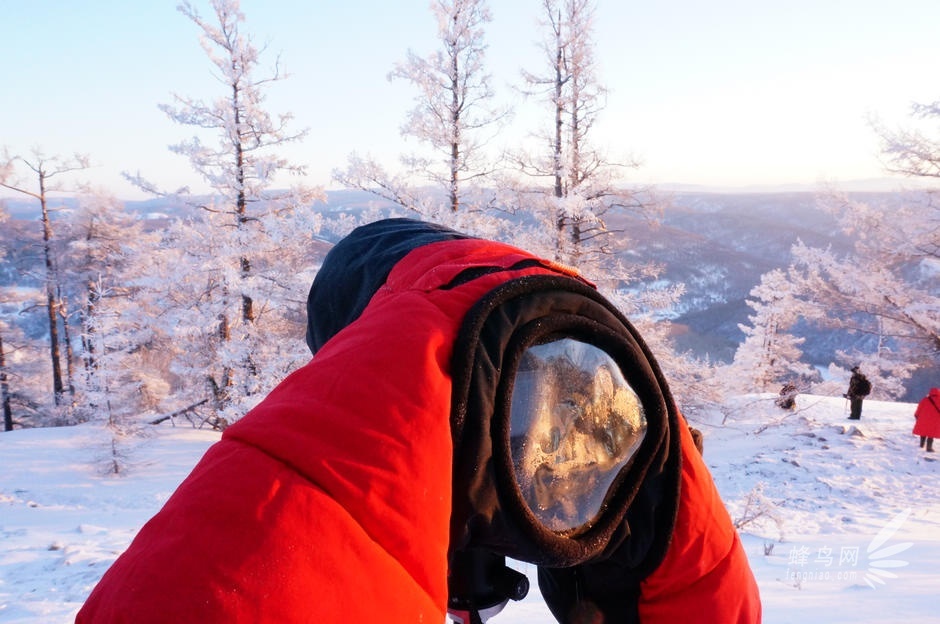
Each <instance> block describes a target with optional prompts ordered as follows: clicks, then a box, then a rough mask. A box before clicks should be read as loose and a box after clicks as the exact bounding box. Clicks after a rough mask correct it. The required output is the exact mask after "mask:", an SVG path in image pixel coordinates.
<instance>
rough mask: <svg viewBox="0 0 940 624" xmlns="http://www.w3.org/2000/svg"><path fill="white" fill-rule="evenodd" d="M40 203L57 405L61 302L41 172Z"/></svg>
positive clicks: (59, 401) (61, 391)
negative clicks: (57, 288)
mask: <svg viewBox="0 0 940 624" xmlns="http://www.w3.org/2000/svg"><path fill="white" fill-rule="evenodd" d="M39 205H40V206H41V208H42V240H43V256H44V259H45V263H46V310H47V312H48V319H49V355H50V357H51V358H52V393H53V400H54V401H55V405H56V406H59V405H62V398H63V397H62V395H63V394H64V393H65V386H64V385H63V383H62V364H61V355H60V350H59V323H58V317H59V314H58V312H59V302H58V301H57V300H56V295H55V293H56V281H57V279H56V271H55V263H54V262H53V260H52V221H51V220H50V218H49V209H48V205H47V203H46V178H45V175H43V174H42V173H40V174H39Z"/></svg>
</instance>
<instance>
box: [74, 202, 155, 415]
mask: <svg viewBox="0 0 940 624" xmlns="http://www.w3.org/2000/svg"><path fill="white" fill-rule="evenodd" d="M62 226H63V230H64V231H63V237H64V238H65V240H66V241H67V245H66V247H65V249H64V251H63V258H64V260H65V262H64V263H63V270H62V275H63V281H64V283H65V285H66V286H65V288H66V289H67V292H68V299H69V300H70V301H72V302H74V305H73V308H74V309H73V310H72V312H71V314H70V315H69V323H70V325H74V326H75V327H77V329H78V332H77V333H78V337H77V339H76V340H74V341H73V342H75V343H76V345H77V348H78V351H79V352H78V353H77V359H78V360H80V361H81V370H80V372H79V373H78V374H77V375H76V387H77V388H78V395H79V397H80V400H79V401H78V403H79V406H78V411H79V412H81V414H80V418H81V419H83V420H84V419H89V418H95V417H98V416H99V415H100V414H104V415H105V416H106V418H107V421H108V423H110V424H112V425H114V424H115V423H118V422H119V421H121V420H122V419H123V418H125V417H126V416H128V415H131V414H136V413H139V412H140V411H143V407H144V406H143V404H142V403H141V402H140V401H139V400H138V399H139V398H140V397H141V396H142V393H141V389H140V387H139V384H138V383H136V381H135V376H136V375H137V374H138V373H139V371H140V363H141V362H140V361H141V357H142V355H143V354H144V353H145V352H146V351H147V350H148V349H149V348H150V345H149V342H150V338H151V335H152V333H151V332H150V331H149V330H148V329H147V326H148V323H147V320H146V318H142V317H141V315H140V305H139V303H140V302H139V301H137V300H136V295H137V294H138V292H139V289H138V288H137V287H136V286H135V280H136V277H137V275H138V271H139V268H140V261H139V260H138V258H140V257H148V256H149V255H150V253H151V250H152V248H153V246H154V245H155V244H156V242H157V240H158V234H156V233H153V232H148V231H146V228H145V225H144V223H143V221H141V220H140V219H139V218H138V216H137V215H136V214H133V213H130V212H128V211H127V210H126V209H125V207H124V204H123V203H122V202H121V201H119V200H117V199H116V198H115V197H113V196H112V195H110V194H109V193H107V192H106V191H103V190H97V191H91V192H88V193H85V194H83V195H81V196H80V197H79V198H78V204H77V206H76V208H75V209H74V210H71V211H69V213H68V215H67V217H66V218H65V219H63V222H62ZM117 380H119V381H120V383H116V381H117Z"/></svg>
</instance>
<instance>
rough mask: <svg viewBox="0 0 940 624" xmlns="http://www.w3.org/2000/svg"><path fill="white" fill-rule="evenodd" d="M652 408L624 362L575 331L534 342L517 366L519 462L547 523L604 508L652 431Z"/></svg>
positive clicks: (514, 442)
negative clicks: (648, 412)
mask: <svg viewBox="0 0 940 624" xmlns="http://www.w3.org/2000/svg"><path fill="white" fill-rule="evenodd" d="M646 428H647V423H646V415H645V413H644V410H643V405H642V404H641V403H640V399H639V397H638V396H637V394H636V392H635V391H634V390H633V388H631V387H630V384H629V383H628V382H627V380H626V379H625V378H624V376H623V373H622V372H621V370H620V367H619V366H618V365H617V363H616V362H615V361H614V360H613V358H612V357H611V356H610V355H609V354H608V353H606V352H605V351H603V350H602V349H600V348H598V347H596V346H594V345H591V344H588V343H586V342H581V341H579V340H574V339H570V338H564V339H560V340H553V341H550V342H547V343H544V344H538V345H533V346H531V347H529V348H528V349H526V350H525V352H524V354H523V355H522V357H521V358H520V360H519V365H518V368H517V369H516V372H515V381H514V384H513V389H512V398H511V405H510V426H509V441H510V451H511V456H512V466H513V471H514V474H515V478H516V483H517V484H518V486H519V490H520V492H521V495H522V499H523V500H524V502H525V503H526V505H527V506H528V508H529V510H530V511H531V512H532V514H533V515H534V516H535V518H536V519H537V520H538V521H539V522H540V523H541V524H542V525H543V526H545V527H546V528H548V529H550V530H552V531H557V532H566V531H570V530H573V529H577V528H578V527H581V526H583V525H586V524H588V523H589V522H590V521H591V520H592V519H593V518H595V517H596V516H597V515H598V514H599V513H600V511H601V507H602V505H603V504H604V500H605V497H606V495H607V492H608V490H609V489H610V487H611V485H612V484H613V482H614V479H615V478H616V477H617V475H618V474H619V473H620V471H621V470H622V469H623V468H624V467H625V466H626V465H627V464H628V463H629V461H630V459H631V458H632V457H633V455H634V454H635V452H636V450H637V448H639V446H640V443H641V442H642V441H643V438H644V436H645V434H646Z"/></svg>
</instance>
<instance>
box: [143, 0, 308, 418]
mask: <svg viewBox="0 0 940 624" xmlns="http://www.w3.org/2000/svg"><path fill="white" fill-rule="evenodd" d="M210 6H211V9H212V15H211V18H203V17H202V16H201V15H200V13H199V12H198V11H197V10H196V8H195V7H194V6H193V5H192V4H191V3H190V2H183V3H182V4H181V5H180V6H179V10H180V12H181V13H182V14H183V15H185V16H186V17H187V18H189V19H190V20H191V21H192V22H194V23H195V24H196V25H197V26H198V27H199V30H200V35H201V39H200V40H201V43H202V47H203V49H204V50H205V52H206V54H207V55H208V57H209V59H210V60H211V62H212V64H213V66H214V67H215V71H216V76H215V77H216V78H217V80H218V81H219V82H220V84H221V85H222V86H223V89H222V92H221V93H220V95H219V96H218V97H217V98H215V99H213V100H211V101H203V100H200V99H197V98H192V97H185V96H180V95H175V96H174V99H175V104H174V105H163V106H161V109H162V110H163V111H164V112H165V113H166V114H167V115H168V116H169V117H170V118H171V119H173V120H174V121H176V122H177V123H180V124H182V125H186V126H192V127H194V128H197V129H199V130H201V132H200V133H199V134H198V135H196V136H194V137H193V138H192V139H190V140H188V141H184V142H181V143H179V144H177V145H175V146H173V147H172V148H171V149H172V150H173V151H175V152H177V153H179V154H181V155H184V156H186V157H187V158H188V159H189V162H190V164H191V165H192V167H193V169H194V170H195V171H196V172H198V173H199V174H200V176H201V177H202V178H203V179H204V180H205V181H206V182H207V183H208V185H209V187H210V188H211V191H212V192H211V194H210V195H209V196H208V197H205V198H197V197H194V196H193V195H192V194H190V193H189V192H188V190H187V189H183V190H182V191H181V192H178V193H177V194H175V195H174V196H175V197H177V198H182V199H184V201H186V202H187V203H189V204H191V205H194V206H198V207H199V208H200V209H201V211H200V212H201V214H194V215H191V216H190V218H189V220H188V221H187V224H188V225H187V226H184V227H178V228H175V229H174V230H173V231H171V232H169V233H168V236H167V237H166V239H165V241H164V246H165V250H164V253H163V254H162V255H163V256H164V258H165V259H166V261H167V263H168V265H167V266H174V267H175V269H176V273H175V276H174V277H175V280H176V281H175V283H174V284H173V285H172V290H173V291H174V292H173V296H172V298H171V302H172V304H173V305H175V306H176V309H175V310H173V311H172V312H171V313H168V314H167V315H166V318H167V319H169V318H172V319H174V321H175V322H177V323H179V324H177V325H170V326H168V327H167V326H165V331H166V332H167V334H168V335H170V336H172V337H173V338H174V339H175V338H178V339H179V340H173V343H174V346H175V349H176V352H177V354H178V356H179V359H178V362H177V364H176V368H178V369H180V370H182V371H185V373H187V375H186V377H185V379H187V381H188V383H187V387H188V392H187V393H185V394H187V395H188V396H189V397H190V399H191V400H192V404H197V403H199V404H201V403H203V402H204V398H205V396H204V393H208V396H209V399H210V401H209V403H210V405H211V409H212V410H214V412H215V417H214V422H216V423H219V424H220V426H221V425H222V424H224V423H225V422H229V421H231V420H232V419H234V418H238V417H239V416H240V415H241V414H242V413H244V411H245V410H246V409H247V408H249V407H250V406H251V405H252V404H253V403H254V402H255V401H256V400H257V399H258V398H259V395H261V394H263V393H265V392H266V390H268V389H269V388H271V387H273V385H274V384H276V383H277V382H278V381H279V380H280V379H281V378H282V377H283V374H284V370H283V368H284V366H285V364H284V363H285V362H287V363H289V364H288V365H296V363H297V362H298V361H299V360H300V359H301V358H302V356H301V353H302V350H303V344H302V341H299V340H298V339H297V335H298V332H299V328H298V327H297V322H296V320H290V321H288V319H292V317H293V316H294V315H295V312H296V306H297V305H298V299H301V298H302V297H301V296H300V295H299V294H298V293H301V292H302V293H306V291H307V289H308V288H309V280H311V279H312V274H311V265H312V262H311V258H310V257H309V256H308V254H309V253H310V251H311V248H312V236H313V235H314V234H316V232H317V230H318V229H319V226H320V220H319V216H317V215H314V214H313V211H312V206H311V204H312V202H313V201H314V200H316V199H322V198H323V192H322V190H321V189H310V188H306V187H304V186H302V185H294V186H291V187H289V188H287V189H286V190H283V189H280V188H278V187H276V186H275V184H281V183H282V182H283V180H282V177H281V176H285V175H286V176H291V175H301V174H303V173H304V168H303V167H302V166H299V165H295V164H292V163H290V162H289V161H288V160H286V159H285V158H283V157H282V156H281V155H280V154H279V153H278V148H281V147H283V146H284V145H286V144H288V143H292V142H296V141H300V140H302V139H303V138H304V137H305V136H306V131H300V132H292V131H290V130H289V129H288V128H289V125H290V122H291V120H292V116H291V115H290V114H281V115H279V116H277V117H274V116H272V115H271V114H270V113H269V112H268V111H267V110H266V109H265V107H264V99H265V97H264V96H265V92H266V89H267V88H268V87H269V86H271V85H272V84H273V83H275V82H277V81H279V80H282V79H284V78H285V77H286V76H285V75H284V74H282V73H281V70H280V67H279V65H278V64H277V63H276V64H275V67H274V70H273V73H271V74H269V75H266V76H264V77H258V76H257V75H256V74H257V70H258V66H259V64H260V55H261V51H260V50H259V49H258V48H256V47H255V46H254V45H253V43H252V41H251V38H250V37H249V36H248V35H246V34H245V33H244V32H243V31H242V24H243V22H244V21H245V17H244V15H243V13H242V12H241V10H240V7H239V2H238V1H237V0H211V1H210ZM207 141H208V142H207ZM129 177H130V178H131V179H132V181H134V182H136V183H137V184H138V185H139V186H141V188H144V189H147V190H151V191H155V192H158V193H161V194H164V195H169V194H167V193H162V192H160V191H158V190H157V189H156V187H155V186H154V185H152V184H151V183H149V182H147V181H146V180H144V179H143V178H141V177H140V176H129ZM301 282H304V283H301ZM158 290H161V289H158ZM287 333H290V335H289V336H288V335H287ZM297 343H300V344H297ZM197 352H198V354H197ZM272 360H274V361H272ZM272 371H279V374H277V375H275V374H272ZM200 395H203V397H200Z"/></svg>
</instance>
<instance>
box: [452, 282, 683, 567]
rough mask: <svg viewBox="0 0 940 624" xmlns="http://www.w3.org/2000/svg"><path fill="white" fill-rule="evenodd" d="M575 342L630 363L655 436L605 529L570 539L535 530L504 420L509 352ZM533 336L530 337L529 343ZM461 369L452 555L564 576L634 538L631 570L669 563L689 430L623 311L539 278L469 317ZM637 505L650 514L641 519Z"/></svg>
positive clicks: (583, 289)
mask: <svg viewBox="0 0 940 624" xmlns="http://www.w3.org/2000/svg"><path fill="white" fill-rule="evenodd" d="M520 332H522V333H520ZM567 332H571V333H573V334H574V336H572V337H579V338H580V339H582V340H584V341H585V342H588V343H590V344H593V345H595V346H597V347H599V348H601V349H603V350H605V351H607V352H608V353H610V354H611V355H612V356H613V357H614V359H615V360H616V361H617V362H618V363H619V364H620V366H621V369H622V371H623V373H624V376H625V377H626V379H627V380H628V382H629V383H630V384H631V387H633V389H634V391H636V392H637V395H638V396H639V398H640V400H641V402H642V403H643V406H644V410H645V412H646V417H647V421H648V429H647V433H646V437H645V439H644V441H643V443H642V444H641V446H640V448H639V449H638V451H637V453H636V455H635V456H634V458H633V460H632V461H631V462H630V463H629V464H628V465H627V466H626V467H625V468H624V469H623V470H622V471H621V474H620V476H618V478H617V480H616V481H615V484H614V486H613V487H612V488H611V490H610V492H611V494H610V497H609V498H608V500H607V502H606V506H605V507H604V508H603V510H602V512H601V513H600V514H599V515H598V516H597V519H596V521H595V523H594V524H592V525H591V526H589V527H587V528H585V529H584V530H580V531H577V532H574V533H571V534H568V535H565V534H560V533H557V532H554V531H550V530H548V529H546V528H545V527H542V526H541V525H540V524H539V523H537V522H533V520H534V518H533V517H532V514H531V511H530V510H529V509H528V507H527V506H526V505H525V503H524V502H523V501H522V500H521V498H520V497H519V495H518V490H517V487H518V486H516V485H515V481H514V479H513V477H512V467H511V465H508V464H507V462H509V461H511V460H509V458H508V434H507V433H506V427H507V426H508V425H507V424H505V422H498V421H499V420H500V419H501V418H504V417H507V416H508V404H507V401H508V400H509V399H508V396H510V394H511V377H512V375H511V370H510V369H512V367H513V366H514V365H515V364H514V362H513V356H511V355H509V354H511V353H514V352H515V351H516V350H517V349H518V348H520V346H521V345H522V344H523V343H526V342H527V341H531V340H535V339H537V336H548V335H550V334H553V333H567ZM524 335H527V336H528V337H526V338H520V337H519V336H524ZM514 336H515V338H514ZM513 340H516V341H517V342H515V343H514V342H513ZM520 340H521V342H519V341H520ZM452 369H453V384H454V386H453V404H452V414H451V425H452V436H453V440H454V508H453V511H452V518H451V553H453V552H455V551H457V550H460V549H464V548H486V549H490V550H492V551H494V552H497V553H499V554H502V555H505V556H509V557H513V558H516V559H520V560H524V561H529V562H531V563H536V564H540V565H546V566H552V567H564V566H570V565H576V564H578V563H581V562H584V561H587V560H594V559H599V558H604V557H606V556H608V555H609V554H610V552H612V550H614V549H615V548H618V547H620V546H621V544H622V543H623V542H624V541H625V540H627V541H629V542H630V544H629V545H624V547H625V548H626V549H627V552H628V553H630V557H629V559H630V562H629V565H631V566H633V567H635V568H636V569H637V570H639V569H640V568H642V569H643V571H644V573H645V572H646V571H652V569H654V568H655V566H656V565H658V563H659V561H661V559H662V556H664V555H665V551H666V548H667V546H668V542H669V536H670V535H671V533H672V525H673V523H674V520H675V512H676V509H677V505H678V475H679V453H678V436H677V435H676V431H677V429H676V427H677V426H678V423H679V421H678V415H677V413H676V411H675V409H674V407H673V403H672V398H671V396H670V395H669V393H668V389H667V387H666V384H665V380H664V379H663V377H662V375H661V373H660V371H659V369H658V367H657V366H656V364H655V361H654V359H653V358H652V356H651V354H650V353H649V350H648V349H647V347H646V346H645V344H643V342H642V340H640V338H639V335H638V334H637V333H636V331H635V330H634V329H633V327H632V326H631V325H630V324H629V322H628V321H627V320H626V319H625V318H624V317H623V316H622V315H621V314H620V313H619V311H617V310H616V308H614V307H613V306H612V305H611V304H610V303H609V302H608V301H607V300H606V299H605V298H603V297H602V296H601V295H600V294H599V293H598V292H597V291H596V290H595V289H593V288H591V287H590V286H587V285H586V284H584V283H583V282H580V281H578V280H576V279H573V278H570V277H564V276H547V275H539V276H528V277H523V278H519V279H515V280H512V281H509V282H507V283H505V284H503V285H501V286H500V287H497V288H496V289H494V290H493V291H491V292H490V293H489V294H487V295H486V296H485V297H483V298H482V299H481V300H480V301H479V302H478V303H477V304H476V305H475V306H474V307H473V308H472V309H471V311H470V312H469V313H468V315H467V317H466V318H465V320H464V323H463V325H462V327H461V330H460V333H459V335H458V339H457V343H456V345H455V352H454V359H453V367H452ZM636 504H640V505H641V506H642V507H643V508H642V509H637V510H633V509H632V508H633V507H634V506H635V505H636ZM633 519H635V520H636V525H635V526H634V523H633ZM628 538H629V539H628Z"/></svg>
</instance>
